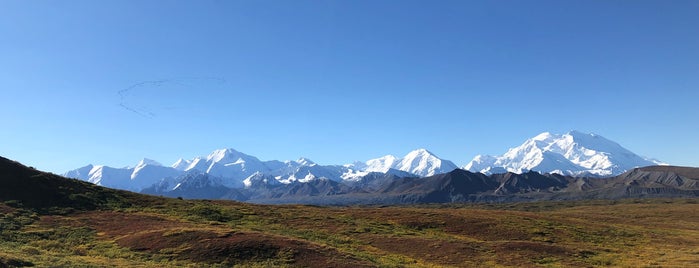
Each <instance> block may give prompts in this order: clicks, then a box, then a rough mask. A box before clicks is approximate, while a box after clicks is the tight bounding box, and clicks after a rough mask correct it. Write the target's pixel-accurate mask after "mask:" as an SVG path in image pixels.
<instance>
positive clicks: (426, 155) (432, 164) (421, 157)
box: [394, 149, 458, 177]
mask: <svg viewBox="0 0 699 268" xmlns="http://www.w3.org/2000/svg"><path fill="white" fill-rule="evenodd" d="M394 168H395V169H397V170H402V171H406V172H409V173H412V174H415V175H418V176H423V177H424V176H432V175H435V174H439V173H447V172H450V171H452V170H454V169H457V168H458V167H457V166H456V165H454V163H452V162H451V161H448V160H442V159H441V158H439V157H437V156H436V155H434V154H433V153H431V152H430V151H428V150H426V149H417V150H414V151H412V152H410V153H408V154H407V155H405V157H403V159H402V160H401V161H400V162H399V163H398V165H396V166H395V167H394Z"/></svg>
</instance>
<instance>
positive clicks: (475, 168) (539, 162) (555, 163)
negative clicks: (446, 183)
mask: <svg viewBox="0 0 699 268" xmlns="http://www.w3.org/2000/svg"><path fill="white" fill-rule="evenodd" d="M654 164H656V163H655V162H653V161H650V160H648V159H645V158H643V157H640V156H638V155H636V154H634V153H632V152H631V151H629V150H627V149H625V148H623V147H622V146H621V145H619V144H618V143H616V142H613V141H611V140H608V139H606V138H604V137H602V136H600V135H597V134H593V133H584V132H580V131H575V130H573V131H570V132H568V133H566V134H552V133H549V132H544V133H541V134H539V135H536V136H535V137H534V138H531V139H528V140H526V141H525V142H524V143H523V144H522V145H520V146H518V147H514V148H510V149H509V150H508V151H507V152H506V153H505V154H503V155H502V156H497V157H495V156H476V157H475V158H474V159H473V160H472V161H471V162H469V163H468V164H467V165H466V166H465V167H464V169H467V170H469V171H472V172H483V173H490V172H493V171H494V170H498V171H502V170H506V171H509V172H515V173H522V172H526V171H529V170H534V171H539V172H556V173H561V174H565V175H581V174H594V175H600V176H610V175H617V174H621V173H623V172H624V171H626V170H629V169H632V168H634V167H638V166H649V165H654Z"/></svg>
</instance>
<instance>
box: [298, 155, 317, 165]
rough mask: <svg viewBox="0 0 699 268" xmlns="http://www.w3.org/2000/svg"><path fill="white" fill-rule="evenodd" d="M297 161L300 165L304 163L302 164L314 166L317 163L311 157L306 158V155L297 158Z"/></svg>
mask: <svg viewBox="0 0 699 268" xmlns="http://www.w3.org/2000/svg"><path fill="white" fill-rule="evenodd" d="M296 163H298V164H299V165H302V166H313V165H315V164H316V163H315V162H313V161H311V160H310V159H308V158H305V157H301V158H299V159H298V160H296Z"/></svg>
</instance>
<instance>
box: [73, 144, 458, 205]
mask: <svg viewBox="0 0 699 268" xmlns="http://www.w3.org/2000/svg"><path fill="white" fill-rule="evenodd" d="M456 168H457V166H456V165H454V163H452V162H451V161H448V160H443V159H440V158H439V157H437V156H435V155H434V154H432V153H431V152H429V151H427V150H425V149H418V150H414V151H412V152H410V153H408V154H407V155H406V156H405V157H403V158H397V157H395V156H390V155H389V156H385V157H382V158H378V159H372V160H369V161H367V162H355V163H354V164H347V165H318V164H316V163H314V162H313V161H311V160H309V159H306V158H300V159H298V160H295V161H277V160H271V161H261V160H259V159H258V158H257V157H254V156H251V155H248V154H244V153H241V152H238V151H236V150H234V149H230V148H229V149H220V150H215V151H213V152H212V153H211V154H209V155H207V156H202V157H196V158H194V159H191V160H185V159H179V160H177V161H176V162H175V163H173V164H172V165H171V166H169V167H166V166H163V165H161V164H160V163H158V162H156V161H154V160H150V159H143V160H141V161H140V162H138V164H136V166H135V167H126V168H113V167H108V166H102V165H100V166H94V165H88V166H85V167H82V168H78V169H75V170H71V171H68V172H66V173H65V174H63V175H64V176H66V177H70V178H77V179H81V180H85V181H89V182H92V183H95V184H98V185H102V186H106V187H111V188H117V189H124V190H130V191H135V192H140V191H143V190H144V189H148V190H147V191H148V192H153V191H156V190H157V191H156V192H158V193H162V191H166V190H167V189H168V188H163V187H164V183H168V184H172V185H176V184H178V183H182V181H181V180H185V179H187V180H188V181H187V182H188V183H192V182H191V180H203V179H208V178H209V177H207V176H194V175H196V174H207V175H210V176H211V177H215V178H217V180H218V182H219V183H220V185H221V186H225V187H226V188H245V187H250V186H251V185H253V182H254V184H259V183H265V184H268V185H276V184H291V183H297V182H301V183H304V182H310V181H314V180H319V179H327V180H331V181H336V182H342V181H357V180H360V179H361V178H363V177H364V176H366V175H367V174H370V173H372V172H380V173H383V174H393V175H397V176H402V177H412V176H430V175H434V174H439V173H445V172H449V171H451V170H454V169H456ZM192 174H194V175H192ZM192 185H194V186H196V185H204V184H202V183H198V184H197V183H195V184H192ZM169 190H174V188H172V189H169ZM169 190H167V191H169ZM180 191H181V190H180ZM193 191H194V190H193ZM196 191H197V192H199V190H196ZM184 195H185V196H186V195H187V194H184Z"/></svg>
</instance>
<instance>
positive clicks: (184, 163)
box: [170, 158, 192, 171]
mask: <svg viewBox="0 0 699 268" xmlns="http://www.w3.org/2000/svg"><path fill="white" fill-rule="evenodd" d="M190 164H192V161H191V160H184V159H182V158H180V159H177V161H175V163H174V164H172V166H170V167H172V168H174V169H177V170H181V171H184V170H185V169H187V167H189V165H190Z"/></svg>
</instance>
